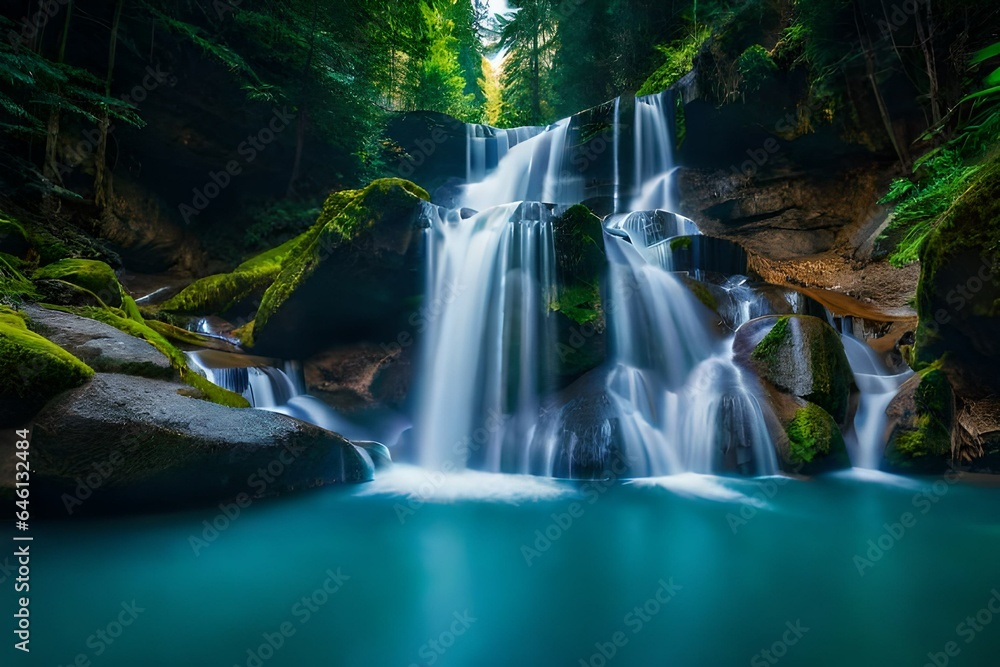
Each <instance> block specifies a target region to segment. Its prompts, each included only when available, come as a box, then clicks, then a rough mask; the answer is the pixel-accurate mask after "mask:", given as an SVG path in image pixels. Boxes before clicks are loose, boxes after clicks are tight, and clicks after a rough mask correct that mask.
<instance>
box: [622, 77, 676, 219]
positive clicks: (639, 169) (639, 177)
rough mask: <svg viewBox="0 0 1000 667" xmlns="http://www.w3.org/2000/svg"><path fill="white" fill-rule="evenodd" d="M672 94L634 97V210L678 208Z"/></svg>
mask: <svg viewBox="0 0 1000 667" xmlns="http://www.w3.org/2000/svg"><path fill="white" fill-rule="evenodd" d="M673 103H674V97H673V93H672V92H670V91H667V92H665V93H661V94H659V95H650V96H648V97H638V98H636V100H635V121H634V122H635V125H634V127H635V130H634V132H635V151H634V152H635V173H634V177H633V179H634V182H635V184H636V186H637V190H638V192H637V195H636V197H635V199H634V200H633V201H632V204H631V206H630V208H631V210H633V211H646V210H650V209H656V208H663V209H667V210H669V211H675V210H677V206H676V202H674V201H673V199H674V197H673V176H674V172H675V171H676V164H675V161H674V140H673V137H672V136H671V135H672V132H671V128H672V127H673V123H672V122H670V120H669V119H671V118H673V109H672V106H671V105H673Z"/></svg>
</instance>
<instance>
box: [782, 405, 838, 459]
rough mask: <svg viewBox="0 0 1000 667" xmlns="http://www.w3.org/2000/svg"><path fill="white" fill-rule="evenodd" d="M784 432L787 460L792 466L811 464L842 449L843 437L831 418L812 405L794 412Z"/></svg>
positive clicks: (825, 412) (821, 409) (824, 411)
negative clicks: (786, 437)
mask: <svg viewBox="0 0 1000 667" xmlns="http://www.w3.org/2000/svg"><path fill="white" fill-rule="evenodd" d="M786 432H787V433H788V444H789V459H790V460H791V462H792V463H793V464H804V463H811V462H812V461H813V459H816V458H817V457H823V456H827V455H828V454H830V453H831V452H835V451H838V450H842V449H843V448H844V437H843V435H841V433H840V429H839V428H837V424H836V422H835V421H834V420H833V417H831V416H830V414H829V413H828V412H827V411H826V410H824V409H823V408H821V407H819V406H818V405H813V404H812V403H810V404H809V405H807V406H806V407H804V408H800V409H799V410H796V412H795V417H794V418H793V419H792V421H790V422H789V423H788V426H787V427H786Z"/></svg>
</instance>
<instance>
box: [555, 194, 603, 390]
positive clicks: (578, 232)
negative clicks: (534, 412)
mask: <svg viewBox="0 0 1000 667" xmlns="http://www.w3.org/2000/svg"><path fill="white" fill-rule="evenodd" d="M552 231H553V237H554V241H555V253H556V298H555V300H554V301H553V302H552V303H551V304H550V308H551V310H553V311H554V312H555V315H556V328H557V335H558V343H557V354H558V364H557V369H558V370H557V372H558V374H559V375H560V376H561V377H562V378H563V379H564V380H565V379H573V378H576V377H578V376H580V375H581V374H582V373H585V372H586V371H589V370H590V369H592V368H595V367H597V366H599V365H600V364H602V363H603V362H604V360H605V358H606V352H605V350H606V348H607V345H606V343H605V331H606V328H607V324H606V321H605V317H604V307H603V304H602V303H601V287H600V283H601V276H602V274H603V273H604V271H605V268H606V266H607V258H606V256H605V254H604V230H603V226H602V224H601V219H600V218H598V217H597V216H596V215H594V214H593V213H591V212H590V210H589V209H588V208H587V207H586V206H582V205H580V204H577V205H575V206H571V207H570V208H568V209H566V210H565V211H564V212H562V213H561V214H560V215H558V216H556V217H555V218H554V219H553V221H552Z"/></svg>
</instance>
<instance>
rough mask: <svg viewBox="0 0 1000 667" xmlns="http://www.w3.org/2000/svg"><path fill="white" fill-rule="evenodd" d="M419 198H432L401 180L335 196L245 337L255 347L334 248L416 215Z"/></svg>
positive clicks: (291, 256) (300, 242)
mask: <svg viewBox="0 0 1000 667" xmlns="http://www.w3.org/2000/svg"><path fill="white" fill-rule="evenodd" d="M416 199H422V200H425V201H428V200H429V199H430V196H429V195H428V194H427V192H426V191H425V190H423V189H422V188H420V187H418V186H416V185H414V184H413V183H410V182H409V181H405V180H402V179H398V178H385V179H380V180H377V181H373V182H372V183H371V184H369V185H368V186H367V187H365V188H364V189H363V190H352V191H345V192H337V193H334V194H332V195H330V197H329V198H328V199H327V202H326V203H325V204H324V206H323V212H322V213H321V214H320V217H319V220H317V222H316V225H315V226H314V227H313V228H312V229H310V230H309V231H308V232H306V233H305V234H303V235H302V237H300V238H299V239H297V243H296V245H295V247H294V249H293V250H292V251H291V252H290V253H289V254H288V256H287V257H286V258H285V259H284V261H282V262H281V270H280V273H279V274H278V275H277V277H276V278H275V279H274V280H273V281H272V283H271V285H270V286H269V287H268V288H267V290H266V291H265V292H264V295H263V296H262V298H261V302H260V307H259V308H258V310H257V316H256V318H255V320H256V324H255V326H254V327H253V328H248V329H246V333H245V334H244V338H243V340H244V341H245V342H246V343H247V344H248V345H251V346H252V345H253V344H254V331H257V332H260V331H261V330H262V329H264V328H266V327H267V325H268V323H269V322H270V320H271V318H273V317H274V316H275V315H276V314H277V312H278V311H279V310H280V309H281V308H282V307H283V306H284V305H285V303H286V302H287V301H288V299H289V298H290V297H291V295H292V294H293V293H294V292H295V291H296V290H298V289H299V288H300V287H301V286H302V285H303V284H304V283H305V282H306V281H307V280H308V279H309V278H310V277H311V276H312V275H313V273H314V272H315V271H316V270H317V269H318V268H319V266H320V265H321V264H322V263H323V262H324V261H325V260H326V259H327V258H328V257H329V256H330V254H331V252H332V251H334V250H335V249H337V248H339V247H340V246H342V245H344V244H349V243H352V242H354V241H355V240H356V239H357V238H358V237H359V235H361V234H362V233H363V232H364V231H367V230H370V229H372V228H373V227H374V226H375V225H376V223H377V222H378V221H380V220H389V221H398V220H402V219H404V218H405V217H407V216H408V215H411V214H412V213H413V212H414V210H415V208H414V204H415V203H416Z"/></svg>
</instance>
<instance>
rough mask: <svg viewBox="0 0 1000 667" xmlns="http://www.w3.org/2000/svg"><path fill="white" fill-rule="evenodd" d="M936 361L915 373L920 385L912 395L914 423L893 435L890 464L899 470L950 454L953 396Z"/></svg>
mask: <svg viewBox="0 0 1000 667" xmlns="http://www.w3.org/2000/svg"><path fill="white" fill-rule="evenodd" d="M943 366H944V363H943V362H941V361H938V362H936V363H934V364H932V365H929V366H927V367H926V368H924V369H923V370H921V371H919V372H918V375H919V376H920V384H919V385H917V388H916V390H915V391H914V394H913V402H914V409H915V410H916V420H915V422H914V423H913V424H912V425H911V426H910V427H908V428H904V429H901V430H899V431H897V432H896V433H895V434H894V435H893V442H892V447H890V450H889V452H890V460H891V462H892V463H893V464H895V465H896V466H898V467H901V468H909V467H912V466H913V465H918V466H919V465H924V464H927V463H928V462H929V461H930V460H932V459H941V458H942V457H946V456H948V455H950V454H951V433H952V429H953V428H954V425H955V396H954V392H953V390H952V388H951V383H950V382H949V381H948V376H947V375H946V374H945V372H944V371H943V370H942V367H943Z"/></svg>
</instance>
